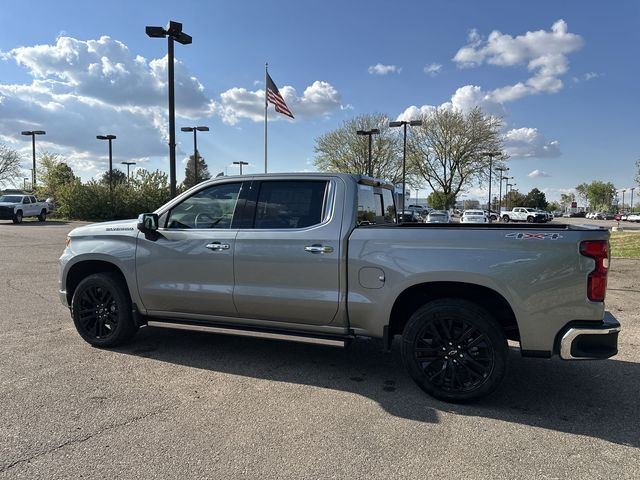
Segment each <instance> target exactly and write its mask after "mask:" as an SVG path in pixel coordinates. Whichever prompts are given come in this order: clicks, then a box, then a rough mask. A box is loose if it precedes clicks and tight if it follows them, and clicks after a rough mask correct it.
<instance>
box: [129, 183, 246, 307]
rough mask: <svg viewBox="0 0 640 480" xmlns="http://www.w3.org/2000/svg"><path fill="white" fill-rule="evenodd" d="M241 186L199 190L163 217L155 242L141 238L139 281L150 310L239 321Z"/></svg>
mask: <svg viewBox="0 0 640 480" xmlns="http://www.w3.org/2000/svg"><path fill="white" fill-rule="evenodd" d="M242 186H243V183H242V182H238V181H235V182H233V181H232V182H228V183H217V184H215V185H212V186H209V187H206V188H203V189H200V190H198V191H196V192H194V194H193V195H191V196H190V197H188V198H186V199H185V200H183V201H182V202H181V203H179V204H177V205H176V206H174V207H173V208H172V209H171V210H170V211H169V212H167V213H165V214H163V215H162V216H161V221H160V225H161V228H159V229H158V235H157V236H147V237H145V235H142V234H141V235H139V237H138V245H137V249H136V275H137V280H138V291H139V294H140V297H141V299H142V303H143V304H144V306H145V308H146V309H147V310H149V311H151V312H153V313H160V314H162V313H171V312H173V313H180V314H185V315H187V316H188V315H190V314H199V315H219V316H231V317H233V316H236V308H235V306H234V304H233V296H232V295H233V283H234V280H233V255H234V251H235V238H236V235H237V233H238V231H237V229H236V228H234V212H235V210H236V206H237V204H238V198H239V197H240V195H241V189H242V188H243V187H242Z"/></svg>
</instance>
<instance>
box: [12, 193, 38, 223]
mask: <svg viewBox="0 0 640 480" xmlns="http://www.w3.org/2000/svg"><path fill="white" fill-rule="evenodd" d="M49 209H50V207H49V204H48V203H47V202H39V201H38V200H37V199H36V197H34V196H33V195H20V194H10V195H2V196H0V220H13V223H22V219H23V218H24V217H38V220H39V221H41V222H44V221H45V220H46V219H47V215H48V214H49Z"/></svg>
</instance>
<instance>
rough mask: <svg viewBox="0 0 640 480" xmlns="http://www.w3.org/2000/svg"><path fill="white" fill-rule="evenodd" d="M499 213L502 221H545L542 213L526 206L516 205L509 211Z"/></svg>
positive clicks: (545, 218) (545, 217)
mask: <svg viewBox="0 0 640 480" xmlns="http://www.w3.org/2000/svg"><path fill="white" fill-rule="evenodd" d="M501 215H502V221H503V222H527V223H544V222H546V221H547V216H546V215H545V214H544V213H541V212H538V211H536V209H535V208H528V207H516V208H514V209H513V210H511V211H510V212H502V214H501Z"/></svg>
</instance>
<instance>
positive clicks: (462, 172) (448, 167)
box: [408, 107, 507, 207]
mask: <svg viewBox="0 0 640 480" xmlns="http://www.w3.org/2000/svg"><path fill="white" fill-rule="evenodd" d="M501 126H502V121H501V120H500V119H497V118H495V117H489V116H486V115H485V114H484V113H483V112H482V110H480V108H477V107H476V108H475V109H473V110H472V111H471V112H469V113H468V114H466V115H465V114H463V113H462V112H461V111H459V110H448V109H443V108H438V109H436V110H434V111H433V112H431V113H429V114H427V115H425V116H424V117H423V118H422V126H421V127H414V128H413V129H412V135H411V137H410V139H409V148H408V156H409V159H410V162H409V163H410V166H411V169H412V171H413V172H415V174H416V175H418V176H419V178H420V179H424V180H425V181H426V182H427V183H428V184H429V186H430V187H431V188H432V189H433V191H438V192H442V193H443V194H445V195H446V196H447V198H448V199H452V198H455V197H456V196H457V195H458V193H459V192H460V191H461V190H463V189H465V188H466V187H469V186H471V184H473V183H478V184H482V183H484V182H485V181H486V180H488V177H489V163H490V159H489V157H488V156H487V155H486V153H487V152H501V151H502V147H503V143H502V135H501V134H500V128H501ZM506 159H507V157H506V155H502V156H499V157H494V158H493V163H492V166H493V169H495V168H497V167H499V166H503V165H504V161H505V160H506ZM447 206H448V207H449V206H451V205H450V204H449V205H447Z"/></svg>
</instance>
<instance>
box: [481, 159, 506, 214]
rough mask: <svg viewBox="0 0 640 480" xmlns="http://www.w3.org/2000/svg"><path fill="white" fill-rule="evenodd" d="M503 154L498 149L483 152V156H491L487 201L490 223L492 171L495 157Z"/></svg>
mask: <svg viewBox="0 0 640 480" xmlns="http://www.w3.org/2000/svg"><path fill="white" fill-rule="evenodd" d="M501 154H502V152H499V151H497V150H492V151H490V152H482V156H484V157H489V201H488V202H487V210H489V223H491V173H492V170H493V157H498V156H500V155H501Z"/></svg>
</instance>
